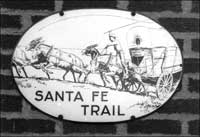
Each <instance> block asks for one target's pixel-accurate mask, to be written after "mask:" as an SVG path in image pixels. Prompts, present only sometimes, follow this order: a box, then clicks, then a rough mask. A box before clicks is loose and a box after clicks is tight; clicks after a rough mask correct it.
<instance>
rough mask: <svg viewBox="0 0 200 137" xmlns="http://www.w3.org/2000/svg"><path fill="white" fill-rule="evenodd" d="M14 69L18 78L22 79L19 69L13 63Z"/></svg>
mask: <svg viewBox="0 0 200 137" xmlns="http://www.w3.org/2000/svg"><path fill="white" fill-rule="evenodd" d="M13 67H14V68H15V70H16V73H17V75H18V77H21V76H20V73H19V71H18V69H17V66H16V64H15V63H13Z"/></svg>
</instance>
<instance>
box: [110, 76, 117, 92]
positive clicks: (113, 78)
mask: <svg viewBox="0 0 200 137" xmlns="http://www.w3.org/2000/svg"><path fill="white" fill-rule="evenodd" d="M111 78H112V80H113V82H114V84H115V88H116V89H117V81H116V79H115V76H111Z"/></svg>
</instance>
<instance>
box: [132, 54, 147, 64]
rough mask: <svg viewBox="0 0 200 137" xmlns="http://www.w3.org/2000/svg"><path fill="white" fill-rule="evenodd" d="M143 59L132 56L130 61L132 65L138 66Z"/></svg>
mask: <svg viewBox="0 0 200 137" xmlns="http://www.w3.org/2000/svg"><path fill="white" fill-rule="evenodd" d="M143 58H144V56H139V57H135V56H132V57H131V60H132V63H133V64H136V65H137V66H139V65H140V63H141V61H142V59H143Z"/></svg>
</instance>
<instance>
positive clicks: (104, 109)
mask: <svg viewBox="0 0 200 137" xmlns="http://www.w3.org/2000/svg"><path fill="white" fill-rule="evenodd" d="M104 114H108V115H110V111H109V109H108V107H107V106H106V105H105V106H104V107H103V110H102V112H101V115H104Z"/></svg>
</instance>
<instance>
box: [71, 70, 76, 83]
mask: <svg viewBox="0 0 200 137" xmlns="http://www.w3.org/2000/svg"><path fill="white" fill-rule="evenodd" d="M71 72H72V75H73V78H74V82H75V83H76V76H75V73H74V71H73V70H71Z"/></svg>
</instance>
